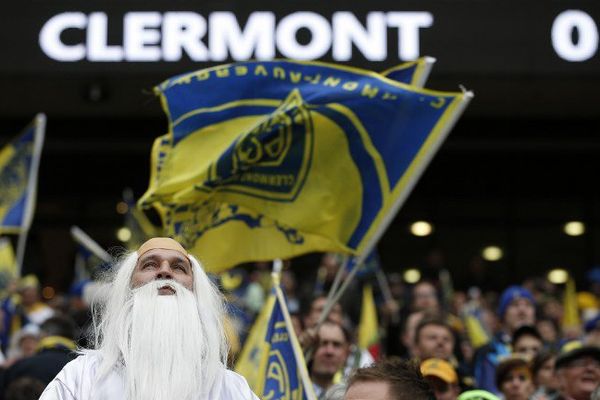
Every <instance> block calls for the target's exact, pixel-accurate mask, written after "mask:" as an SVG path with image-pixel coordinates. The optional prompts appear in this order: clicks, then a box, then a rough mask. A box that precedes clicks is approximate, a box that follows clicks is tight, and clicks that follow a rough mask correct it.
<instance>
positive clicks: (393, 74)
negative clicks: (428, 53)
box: [381, 57, 436, 87]
mask: <svg viewBox="0 0 600 400" xmlns="http://www.w3.org/2000/svg"><path fill="white" fill-rule="evenodd" d="M435 61H436V60H435V58H433V57H421V58H419V59H418V60H415V61H411V62H407V63H404V64H400V65H398V66H397V67H394V68H390V69H388V70H386V71H383V72H382V73H381V74H382V75H383V76H385V77H386V78H388V79H393V80H395V81H398V82H402V83H406V84H407V85H414V86H417V87H424V86H425V82H426V81H427V78H428V77H429V73H430V72H431V68H432V67H433V64H434V63H435Z"/></svg>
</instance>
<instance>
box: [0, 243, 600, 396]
mask: <svg viewBox="0 0 600 400" xmlns="http://www.w3.org/2000/svg"><path fill="white" fill-rule="evenodd" d="M291 264H292V265H290V263H286V266H285V268H284V270H283V272H282V276H281V285H282V288H283V290H284V293H285V295H286V300H287V303H288V304H287V305H288V309H289V311H290V314H291V317H292V322H293V324H294V330H295V332H296V335H297V337H298V339H299V343H300V344H301V346H302V347H303V349H304V351H305V355H307V356H306V361H307V368H308V372H309V375H310V378H311V380H312V384H313V387H314V390H315V394H316V395H317V397H318V398H319V399H320V400H321V399H329V400H334V399H371V398H372V399H378V398H381V399H384V398H386V397H377V396H378V393H379V392H378V391H382V392H381V393H384V394H386V395H387V396H388V397H387V398H390V399H396V398H397V399H400V398H402V399H406V400H408V399H410V400H417V399H423V400H431V399H432V398H433V397H435V399H436V400H455V399H459V400H475V399H486V400H495V399H498V398H504V399H506V400H527V399H532V400H562V399H564V400H588V399H600V393H599V392H598V390H599V389H598V387H599V385H600V347H599V346H600V303H599V301H598V299H599V298H598V296H600V292H598V285H590V287H583V288H580V289H584V290H580V291H579V292H578V293H573V296H572V298H568V297H569V296H570V293H568V290H566V289H565V287H564V285H556V284H552V283H550V282H548V281H547V280H545V279H542V278H537V277H531V279H528V280H526V281H525V282H515V283H514V285H512V286H509V287H507V288H504V290H502V291H500V292H493V291H485V292H481V291H480V290H479V289H478V288H477V287H472V288H470V289H469V290H468V291H460V290H455V289H453V288H451V287H448V286H447V284H446V283H444V281H443V279H442V280H439V279H427V280H421V281H419V282H416V283H414V284H408V283H406V282H404V281H403V280H402V279H400V278H399V274H398V273H397V272H389V273H388V274H387V284H388V285H389V287H388V288H387V293H388V297H387V298H386V296H384V295H383V294H382V293H383V292H384V291H383V290H380V289H376V290H375V302H376V304H377V317H378V321H379V327H378V329H377V331H376V332H375V336H374V337H375V339H376V340H375V341H374V342H373V343H371V345H370V346H368V348H367V347H361V346H360V345H359V343H358V330H359V325H360V323H361V301H363V300H362V293H363V292H362V290H361V288H362V287H363V285H364V284H366V283H369V284H373V286H374V287H378V285H381V279H379V280H377V279H376V278H375V274H373V273H371V274H363V275H362V276H359V277H358V278H356V279H354V281H353V282H351V284H350V286H349V288H348V289H347V290H346V292H345V293H344V295H343V296H342V298H341V300H340V301H339V302H338V303H337V304H335V305H334V306H333V307H332V308H331V312H330V313H329V314H328V315H327V318H326V319H325V321H324V322H322V323H319V317H320V316H321V314H322V313H323V310H324V309H325V307H326V304H327V302H328V291H329V289H330V287H331V286H332V285H333V282H334V280H335V276H336V274H337V271H338V270H339V269H340V268H342V266H341V259H340V257H337V256H335V255H332V254H325V255H323V257H322V258H321V261H320V265H319V266H318V268H317V269H316V274H315V277H313V278H311V277H310V276H311V275H310V274H305V273H303V272H302V271H301V270H297V269H294V266H293V261H292V263H291ZM270 277H271V275H270V264H269V263H256V264H253V265H252V266H244V267H243V268H238V269H236V270H232V271H229V272H227V273H226V274H223V275H222V276H220V277H216V278H215V279H216V280H217V282H218V285H219V286H220V288H221V290H222V292H223V294H224V295H225V297H226V298H227V300H228V307H229V310H228V317H229V322H230V323H229V324H228V326H229V327H230V329H229V332H230V336H231V343H232V346H231V354H230V362H231V368H234V366H235V361H236V358H237V356H238V355H239V353H240V351H241V349H242V347H243V344H244V340H245V338H246V337H247V335H248V333H249V331H250V329H251V327H252V323H253V321H254V319H255V318H256V316H257V315H258V313H259V312H260V310H261V309H262V308H263V306H264V304H265V301H266V299H267V297H268V295H269V291H270V286H271V281H270V279H271V278H270ZM590 283H591V282H590ZM95 285H96V282H94V281H93V280H85V281H80V282H76V283H75V284H74V285H73V286H72V287H71V289H70V291H69V292H68V293H67V294H64V295H61V294H58V295H56V296H54V298H52V299H46V300H44V301H42V300H41V295H40V293H41V292H40V284H39V282H38V280H37V278H35V277H34V276H26V277H24V278H22V279H20V280H19V281H18V282H14V283H11V284H9V285H6V287H5V288H3V290H4V292H3V298H2V303H1V308H0V346H1V353H0V357H1V359H0V362H1V372H0V389H1V390H0V400H2V399H6V400H11V399H37V398H38V397H39V395H40V394H41V392H42V391H43V388H44V387H45V385H46V384H47V383H48V382H49V381H50V380H52V378H53V377H54V376H55V375H56V374H57V373H58V371H60V369H61V368H62V367H63V366H64V365H65V364H66V363H67V362H69V361H70V360H72V359H74V358H75V357H76V353H75V352H74V350H76V348H77V347H78V346H87V345H88V344H89V343H88V339H89V338H88V336H87V334H86V332H88V329H89V326H90V324H91V323H92V318H91V316H92V311H91V308H90V306H91V304H92V303H93V301H94V291H95V289H94V288H95ZM567 298H568V299H567ZM571 308H573V309H571ZM573 310H574V311H575V313H576V314H575V315H573ZM423 382H425V384H423ZM366 396H369V397H366Z"/></svg>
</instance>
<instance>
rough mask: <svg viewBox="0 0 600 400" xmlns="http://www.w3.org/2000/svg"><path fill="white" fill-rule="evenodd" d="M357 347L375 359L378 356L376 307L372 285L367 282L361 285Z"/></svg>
mask: <svg viewBox="0 0 600 400" xmlns="http://www.w3.org/2000/svg"><path fill="white" fill-rule="evenodd" d="M358 347H360V348H361V349H365V350H368V351H369V353H371V355H372V356H373V358H374V359H375V360H377V359H378V358H379V351H380V348H379V323H378V322H377V307H376V306H375V298H374V297H373V287H372V286H371V285H369V284H366V285H364V286H363V296H362V306H361V309H360V322H359V324H358Z"/></svg>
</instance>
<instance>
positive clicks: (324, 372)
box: [310, 321, 350, 398]
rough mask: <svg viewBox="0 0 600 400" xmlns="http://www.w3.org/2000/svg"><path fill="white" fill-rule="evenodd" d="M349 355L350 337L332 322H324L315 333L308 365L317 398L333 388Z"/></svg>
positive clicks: (338, 325)
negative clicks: (311, 356) (315, 343)
mask: <svg viewBox="0 0 600 400" xmlns="http://www.w3.org/2000/svg"><path fill="white" fill-rule="evenodd" d="M349 353H350V335H349V333H348V332H347V331H346V330H345V329H344V328H343V327H342V326H341V325H340V324H337V323H335V322H333V321H325V322H324V323H323V324H322V325H321V326H320V327H319V330H318V332H317V345H316V348H315V353H314V355H313V359H312V361H311V363H310V377H311V380H312V382H313V388H314V390H315V394H316V395H317V397H318V398H321V397H323V396H324V394H325V392H326V391H327V390H328V389H329V388H330V387H331V386H333V384H334V383H337V382H334V377H335V376H336V374H338V373H340V374H341V373H342V370H343V368H344V366H345V365H346V359H347V358H348V355H349Z"/></svg>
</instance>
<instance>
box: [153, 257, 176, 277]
mask: <svg viewBox="0 0 600 400" xmlns="http://www.w3.org/2000/svg"><path fill="white" fill-rule="evenodd" d="M156 279H173V275H172V274H171V265H170V264H169V262H168V261H167V260H164V261H163V262H161V263H160V266H159V268H158V270H157V271H156Z"/></svg>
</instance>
